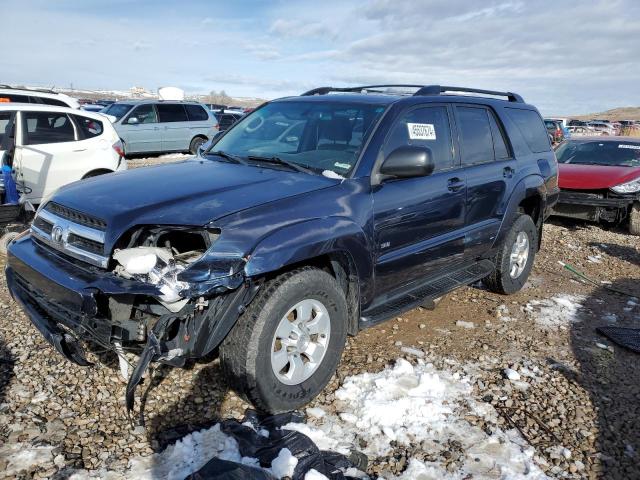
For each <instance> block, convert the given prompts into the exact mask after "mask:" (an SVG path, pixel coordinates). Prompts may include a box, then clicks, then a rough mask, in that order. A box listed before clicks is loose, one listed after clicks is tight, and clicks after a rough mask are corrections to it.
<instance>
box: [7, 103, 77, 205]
mask: <svg viewBox="0 0 640 480" xmlns="http://www.w3.org/2000/svg"><path fill="white" fill-rule="evenodd" d="M19 115H20V116H21V120H20V126H21V128H20V132H19V141H18V142H17V146H16V154H15V159H14V168H15V169H16V174H17V175H16V183H17V184H18V188H19V189H20V190H22V191H23V192H24V193H25V196H26V198H27V200H29V201H30V202H31V203H34V204H39V203H40V202H41V201H42V199H43V198H45V197H47V196H48V195H50V194H52V193H53V192H55V191H56V190H57V189H58V188H60V187H61V186H63V185H66V184H68V183H70V182H72V181H74V180H79V179H80V178H81V177H82V174H83V172H85V171H86V167H85V164H86V162H85V161H84V160H85V159H86V156H87V147H86V146H83V145H82V144H81V142H78V132H77V131H76V130H77V127H76V125H75V124H74V123H73V122H72V120H71V118H70V117H69V115H67V114H66V113H61V112H48V111H44V112H33V111H22V112H19Z"/></svg>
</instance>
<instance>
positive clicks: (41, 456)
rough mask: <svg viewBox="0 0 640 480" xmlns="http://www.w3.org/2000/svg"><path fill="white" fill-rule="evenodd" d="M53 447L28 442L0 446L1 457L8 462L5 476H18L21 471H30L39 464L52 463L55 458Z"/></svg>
mask: <svg viewBox="0 0 640 480" xmlns="http://www.w3.org/2000/svg"><path fill="white" fill-rule="evenodd" d="M53 449H54V447H52V446H49V445H43V446H39V447H36V446H33V445H30V444H28V443H14V444H13V445H9V444H6V445H4V446H3V447H2V448H0V458H2V459H4V460H5V461H6V462H7V465H6V467H5V470H4V474H2V476H3V478H7V477H12V476H16V477H17V476H18V474H19V473H21V472H23V473H24V472H29V471H30V470H32V469H34V468H36V467H38V465H42V464H46V463H50V462H51V461H52V459H53V453H52V452H53Z"/></svg>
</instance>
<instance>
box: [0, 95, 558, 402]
mask: <svg viewBox="0 0 640 480" xmlns="http://www.w3.org/2000/svg"><path fill="white" fill-rule="evenodd" d="M394 88H397V86H366V87H354V88H341V89H335V88H330V87H323V88H318V89H314V90H311V91H309V92H306V93H305V94H303V95H301V96H299V97H289V98H284V99H279V100H274V101H271V102H268V103H266V104H264V105H262V106H261V107H259V108H257V109H256V110H255V111H253V112H252V113H250V114H249V115H247V116H245V117H243V118H242V119H240V120H239V121H238V122H237V123H235V124H234V125H233V126H232V127H231V128H229V129H228V130H227V131H226V132H224V133H222V134H221V135H219V136H217V137H214V138H213V140H212V141H211V142H210V144H209V146H208V147H207V148H206V149H202V150H201V151H200V153H199V155H198V158H197V159H196V160H192V161H185V162H180V163H172V164H165V165H160V166H154V167H149V168H145V169H136V170H131V171H129V172H126V173H124V174H117V175H108V176H103V177H98V178H94V179H91V180H87V181H84V182H78V183H75V184H72V185H68V186H66V187H63V188H61V189H59V190H58V191H57V192H56V193H55V194H53V195H52V196H51V197H50V198H48V199H47V201H46V202H45V204H44V205H42V207H41V208H40V210H39V211H38V213H37V215H36V217H35V219H34V222H33V225H32V227H31V230H30V231H29V232H25V234H24V235H22V236H21V237H20V238H19V239H17V240H16V241H14V242H13V243H12V244H11V245H10V247H9V256H8V262H7V269H6V275H7V284H8V286H9V289H10V290H11V292H12V295H13V296H14V298H16V299H17V301H18V302H20V303H21V304H22V306H23V308H24V309H25V311H26V312H27V314H28V316H29V317H30V318H31V320H32V322H33V323H34V324H35V325H36V326H37V328H38V329H39V331H40V332H42V333H43V335H44V337H45V338H46V339H47V340H48V341H49V342H50V343H51V344H52V345H53V346H54V347H55V348H56V349H57V350H58V351H59V352H60V354H62V355H64V356H65V357H66V358H68V359H69V360H71V361H73V362H76V363H77V364H79V365H87V363H88V362H87V360H86V358H85V356H84V353H83V348H84V347H83V344H82V342H84V341H89V342H94V343H96V344H99V345H100V346H101V348H108V349H112V350H113V351H114V352H115V353H116V354H117V352H118V351H122V349H125V350H129V351H136V352H138V353H139V354H140V359H139V362H138V363H137V365H136V367H135V368H134V370H133V372H132V373H131V376H130V378H129V385H128V388H127V407H128V408H132V406H133V400H134V396H133V395H134V391H135V388H136V385H137V384H138V383H139V381H140V379H141V376H142V375H143V373H144V372H145V370H146V369H147V367H148V366H149V364H150V362H160V363H164V364H167V365H172V366H177V367H180V366H184V365H185V362H186V361H187V360H188V359H196V358H202V357H205V356H206V355H208V354H209V353H210V352H212V351H213V350H214V349H219V352H220V361H221V364H222V368H223V371H224V372H225V374H226V375H227V376H228V377H229V380H230V381H229V385H231V386H233V388H235V389H236V390H237V391H238V392H239V393H240V394H242V395H244V396H245V398H247V399H249V400H250V401H252V402H253V403H254V404H255V405H256V406H257V407H259V408H260V409H261V410H263V411H267V412H281V411H289V410H292V409H295V408H299V407H300V406H302V405H304V404H306V403H307V402H309V401H310V400H311V399H312V398H314V397H315V396H316V395H317V394H318V393H319V392H320V391H321V390H322V389H323V388H324V386H325V385H326V384H327V383H328V381H329V379H330V378H331V376H332V375H333V374H334V371H335V369H336V367H337V365H338V363H339V361H340V357H341V354H342V351H343V348H344V344H345V340H346V336H347V335H355V334H357V333H358V331H360V330H362V329H364V328H367V327H370V326H372V325H376V324H378V323H380V322H383V321H385V320H388V319H390V318H394V317H396V316H397V315H399V314H401V313H402V312H405V311H407V310H409V309H411V308H415V307H416V306H418V305H425V306H430V305H433V302H434V299H436V298H437V297H440V296H441V295H443V294H445V293H446V292H448V291H451V290H453V289H455V288H458V287H461V286H464V285H467V284H470V283H473V282H476V281H478V280H482V281H484V283H485V285H486V286H487V288H489V289H490V290H491V291H494V292H499V293H502V294H510V293H514V292H516V291H518V290H520V289H521V288H522V286H523V285H524V284H525V282H526V281H527V277H528V276H529V273H530V271H531V268H532V265H533V261H534V257H535V255H536V252H537V251H538V249H539V246H540V242H541V235H542V224H543V222H544V220H545V219H546V218H547V216H548V215H549V214H550V212H551V209H552V207H553V206H554V204H555V202H556V200H557V197H558V194H559V190H558V185H557V181H558V171H557V163H556V159H555V155H554V153H553V150H552V149H551V144H550V142H549V138H548V134H547V131H546V129H545V126H544V123H543V120H542V118H541V116H540V114H539V113H538V111H537V110H536V109H535V107H533V106H531V105H528V104H526V103H525V102H524V100H523V99H522V97H520V96H519V95H517V94H515V93H510V92H494V91H486V90H476V89H468V88H456V87H441V86H437V85H430V86H424V87H419V88H415V86H414V87H412V86H406V89H411V88H413V90H414V91H413V92H407V91H406V89H405V91H397V90H394ZM496 97H500V98H496ZM123 105H124V106H123ZM127 105H128V107H127ZM169 105H170V106H171V110H172V111H173V112H177V111H178V110H179V108H178V107H180V109H182V110H180V111H181V112H182V111H186V110H187V106H188V105H192V106H197V105H198V104H195V103H193V104H191V103H188V102H171V103H169V102H167V103H160V102H142V103H139V104H136V105H133V104H131V105H129V104H128V103H125V104H118V103H116V104H114V105H112V106H111V107H110V110H111V109H113V110H111V112H110V113H111V114H114V115H115V114H116V113H117V114H118V121H119V122H120V124H122V120H126V119H131V118H136V121H134V122H133V123H132V124H131V123H128V125H132V126H131V127H130V128H131V129H132V130H134V131H135V128H136V126H141V125H142V126H144V125H146V124H147V123H146V118H147V115H151V116H152V118H153V121H152V122H150V123H151V124H158V123H161V122H160V120H162V114H161V111H162V110H163V108H164V107H167V106H169ZM141 107H145V109H144V110H143V111H138V109H140V108H141ZM118 109H121V110H118ZM180 115H183V114H182V113H181V114H180ZM186 115H187V116H188V113H186ZM153 116H155V117H153ZM117 125H118V122H116V126H117ZM114 198H116V199H117V201H112V199H114ZM69 332H73V335H70V334H69Z"/></svg>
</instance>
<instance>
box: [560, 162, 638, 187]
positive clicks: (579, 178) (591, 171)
mask: <svg viewBox="0 0 640 480" xmlns="http://www.w3.org/2000/svg"><path fill="white" fill-rule="evenodd" d="M558 169H559V176H560V177H559V180H558V183H559V185H560V188H566V189H572V190H599V189H604V188H611V187H615V186H616V185H620V184H621V183H625V182H630V181H631V180H634V179H636V178H639V177H640V167H609V166H604V165H578V164H571V163H560V164H558Z"/></svg>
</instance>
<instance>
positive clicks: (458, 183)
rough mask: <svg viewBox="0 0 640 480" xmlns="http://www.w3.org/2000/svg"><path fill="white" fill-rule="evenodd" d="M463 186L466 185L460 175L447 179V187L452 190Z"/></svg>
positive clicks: (454, 190)
mask: <svg viewBox="0 0 640 480" xmlns="http://www.w3.org/2000/svg"><path fill="white" fill-rule="evenodd" d="M462 187H464V182H463V181H462V180H460V179H459V178H458V177H453V178H450V179H449V180H447V188H448V189H449V191H451V192H457V191H458V190H460V189H461V188H462Z"/></svg>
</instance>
